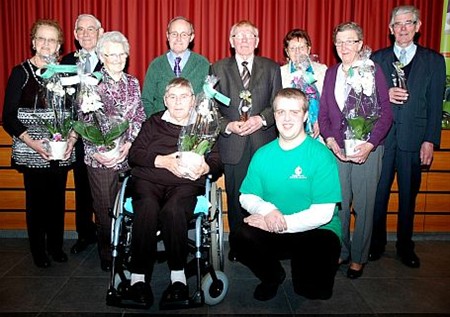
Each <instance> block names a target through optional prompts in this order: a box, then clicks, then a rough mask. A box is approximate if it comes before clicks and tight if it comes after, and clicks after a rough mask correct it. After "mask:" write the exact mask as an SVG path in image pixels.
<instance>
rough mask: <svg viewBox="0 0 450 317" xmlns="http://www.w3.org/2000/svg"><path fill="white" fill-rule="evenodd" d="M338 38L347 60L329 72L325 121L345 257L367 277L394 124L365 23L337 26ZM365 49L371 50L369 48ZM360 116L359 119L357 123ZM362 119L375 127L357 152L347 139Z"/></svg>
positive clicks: (352, 271) (354, 273)
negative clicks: (334, 169) (365, 40)
mask: <svg viewBox="0 0 450 317" xmlns="http://www.w3.org/2000/svg"><path fill="white" fill-rule="evenodd" d="M333 41H334V45H335V46H336V50H337V54H338V56H339V58H340V59H341V61H342V62H341V63H339V64H337V65H334V66H332V67H330V68H329V69H328V70H327V72H326V75H325V81H324V86H323V92H322V97H321V99H320V111H319V125H320V132H321V134H322V136H323V138H324V140H325V141H326V144H327V146H328V148H330V150H331V151H332V152H333V153H334V155H335V156H336V157H337V158H338V167H339V178H340V183H341V187H342V208H341V210H340V211H339V216H340V218H341V222H342V235H343V246H342V250H341V256H340V260H339V261H340V263H343V262H347V261H349V260H351V264H350V266H349V268H348V270H347V276H348V277H349V278H352V279H354V278H358V277H360V276H361V275H362V273H363V267H364V264H365V263H367V261H368V256H369V246H370V238H371V232H372V218H373V210H374V203H375V195H376V189H377V183H378V180H379V178H380V173H381V159H382V157H383V152H384V147H383V140H384V138H385V137H386V134H387V132H388V131H389V128H390V126H391V123H392V111H391V106H390V103H389V97H388V88H387V83H386V80H385V78H384V76H383V73H382V71H381V69H380V68H379V66H378V65H375V64H374V63H373V62H372V61H371V60H370V59H368V56H367V55H368V54H366V56H364V54H362V53H363V52H362V49H363V31H362V29H361V27H360V26H359V25H358V24H356V23H354V22H347V23H342V24H340V25H338V26H337V27H336V28H335V29H334V32H333ZM364 52H366V53H367V50H366V49H365V50H364ZM361 105H363V107H361ZM357 116H359V119H357V120H355V121H352V120H353V119H356V117H357ZM356 121H358V122H364V124H367V126H370V125H373V127H372V128H371V130H370V133H369V134H368V135H367V136H365V138H364V140H363V141H361V142H359V143H361V144H360V145H358V146H356V147H355V149H354V150H355V153H352V154H349V153H345V152H344V139H349V138H352V137H355V138H356V137H357V135H358V133H357V132H358V130H357V129H356V126H355V124H354V122H356ZM351 123H352V124H351ZM359 131H361V130H359ZM349 141H350V140H349ZM351 209H353V211H354V213H355V228H354V231H353V236H352V239H351V240H350V215H351Z"/></svg>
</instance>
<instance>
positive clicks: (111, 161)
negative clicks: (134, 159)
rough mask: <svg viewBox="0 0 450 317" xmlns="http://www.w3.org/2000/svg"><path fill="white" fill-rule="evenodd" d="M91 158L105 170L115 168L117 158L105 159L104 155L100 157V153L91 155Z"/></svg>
mask: <svg viewBox="0 0 450 317" xmlns="http://www.w3.org/2000/svg"><path fill="white" fill-rule="evenodd" d="M92 157H93V158H94V159H95V160H96V161H97V162H99V163H100V164H102V165H104V166H106V167H107V168H112V167H114V166H116V164H117V160H118V158H117V157H107V156H105V155H102V154H101V153H99V152H97V153H94V155H92Z"/></svg>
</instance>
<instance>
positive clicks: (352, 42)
mask: <svg viewBox="0 0 450 317" xmlns="http://www.w3.org/2000/svg"><path fill="white" fill-rule="evenodd" d="M359 42H361V40H346V41H336V42H335V43H334V46H336V47H342V46H346V47H349V46H352V45H355V44H356V43H359Z"/></svg>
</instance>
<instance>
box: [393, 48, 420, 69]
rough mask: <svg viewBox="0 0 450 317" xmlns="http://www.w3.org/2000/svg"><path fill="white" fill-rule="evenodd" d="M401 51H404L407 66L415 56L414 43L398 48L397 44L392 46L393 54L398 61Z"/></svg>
mask: <svg viewBox="0 0 450 317" xmlns="http://www.w3.org/2000/svg"><path fill="white" fill-rule="evenodd" d="M402 49H405V51H406V65H408V64H409V63H410V62H411V60H412V59H413V57H414V55H415V54H416V51H417V45H416V44H414V43H411V44H410V45H409V46H407V47H400V46H398V45H397V43H395V44H394V54H395V56H397V58H398V59H400V51H401V50H402Z"/></svg>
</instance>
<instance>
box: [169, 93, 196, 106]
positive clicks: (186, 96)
mask: <svg viewBox="0 0 450 317" xmlns="http://www.w3.org/2000/svg"><path fill="white" fill-rule="evenodd" d="M193 95H194V94H182V95H179V96H177V95H175V94H170V95H166V96H164V99H166V100H168V101H169V102H177V101H178V100H179V101H180V103H183V104H184V103H187V102H188V101H189V98H192V96H193Z"/></svg>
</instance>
